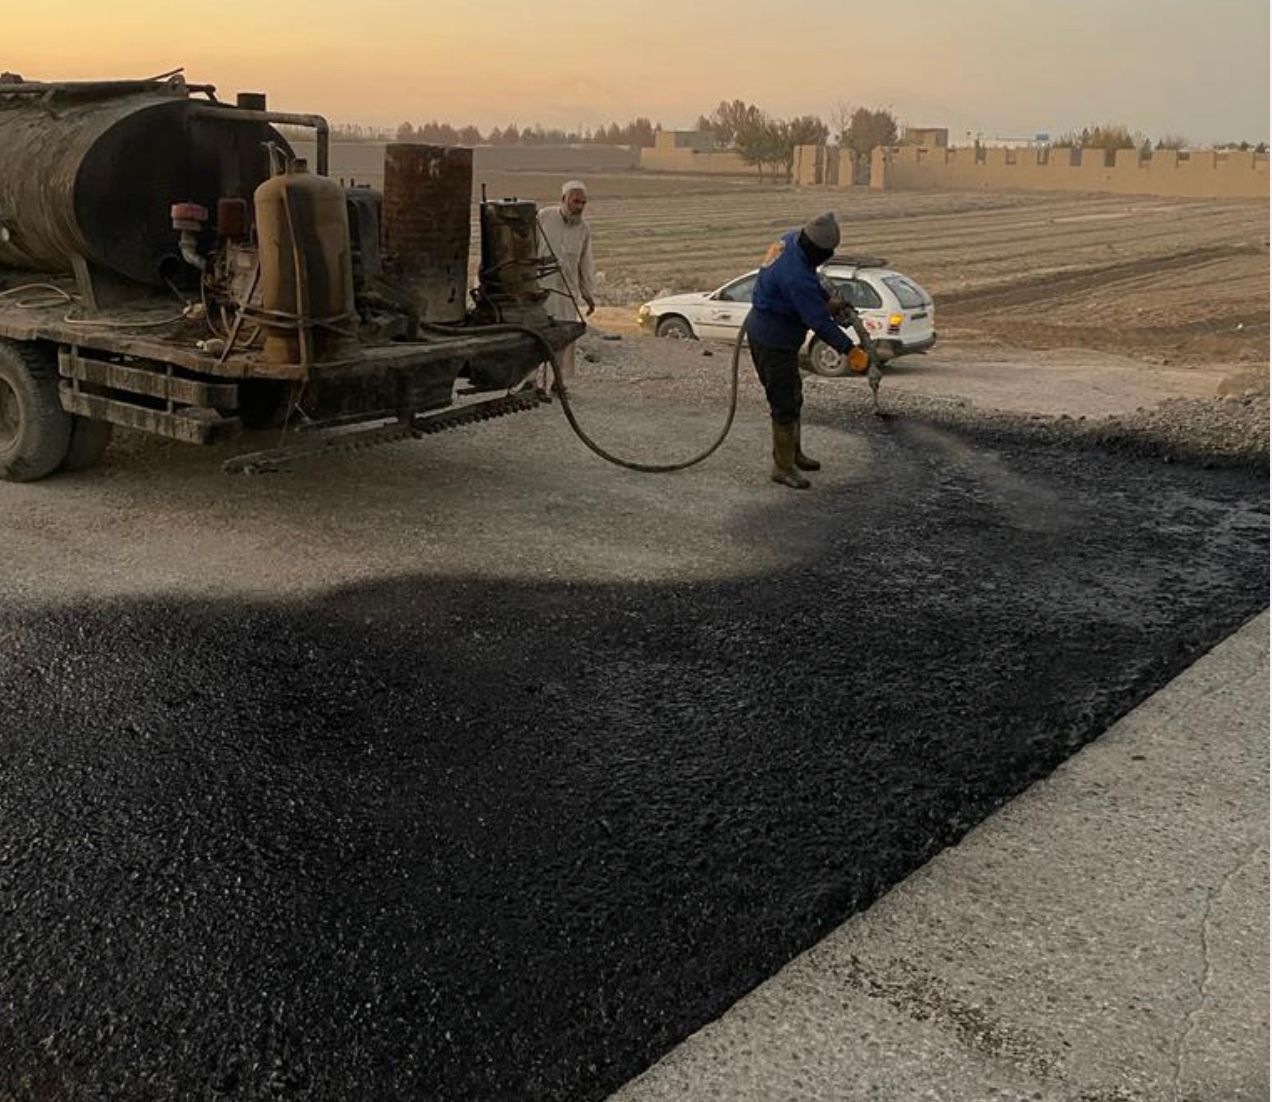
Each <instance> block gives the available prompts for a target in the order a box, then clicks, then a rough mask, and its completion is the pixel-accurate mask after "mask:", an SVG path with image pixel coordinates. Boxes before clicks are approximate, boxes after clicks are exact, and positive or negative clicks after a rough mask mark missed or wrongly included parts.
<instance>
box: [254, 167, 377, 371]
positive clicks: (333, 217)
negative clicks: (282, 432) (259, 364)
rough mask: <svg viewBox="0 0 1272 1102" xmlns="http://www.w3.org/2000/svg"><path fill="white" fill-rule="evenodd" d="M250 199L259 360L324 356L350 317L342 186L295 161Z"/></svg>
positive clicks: (348, 253) (349, 261) (348, 257)
mask: <svg viewBox="0 0 1272 1102" xmlns="http://www.w3.org/2000/svg"><path fill="white" fill-rule="evenodd" d="M254 201H255V204H256V238H257V246H258V249H259V253H260V264H261V280H260V285H261V307H262V310H263V313H262V319H263V324H264V329H265V349H264V356H265V359H267V360H270V361H272V362H275V363H302V364H309V363H312V362H314V361H315V360H321V359H325V358H330V357H331V356H332V355H334V354H336V353H337V352H338V351H339V349H340V347H341V345H342V344H343V343H344V341H343V340H342V334H344V335H347V334H348V333H349V332H350V330H351V329H352V327H353V325H354V324H355V322H354V296H353V257H352V246H351V243H350V238H349V217H348V213H347V211H346V207H345V189H344V188H343V187H341V186H340V185H339V184H338V183H336V182H335V181H334V180H332V179H329V178H328V177H326V176H315V175H313V174H312V173H311V172H310V171H309V167H308V165H307V164H306V163H305V162H304V161H303V160H294V161H290V162H289V163H288V164H287V167H286V169H285V171H283V172H281V173H279V174H278V175H276V176H273V177H272V178H270V179H269V180H266V181H265V182H264V183H263V184H261V185H260V187H258V188H257V189H256V193H255V196H254ZM310 323H314V324H310Z"/></svg>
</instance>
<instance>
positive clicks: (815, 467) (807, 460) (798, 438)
mask: <svg viewBox="0 0 1272 1102" xmlns="http://www.w3.org/2000/svg"><path fill="white" fill-rule="evenodd" d="M795 466H796V467H798V468H799V469H800V470H801V471H820V470H821V464H820V463H818V462H817V460H816V459H814V458H813V457H812V456H811V455H805V454H804V431H803V429H802V428H800V424H799V422H798V421H796V422H795Z"/></svg>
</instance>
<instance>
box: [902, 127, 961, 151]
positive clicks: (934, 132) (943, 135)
mask: <svg viewBox="0 0 1272 1102" xmlns="http://www.w3.org/2000/svg"><path fill="white" fill-rule="evenodd" d="M901 144H902V145H922V146H926V147H927V148H929V149H947V148H949V144H950V130H949V127H948V126H907V127H906V128H905V131H904V133H902V135H901Z"/></svg>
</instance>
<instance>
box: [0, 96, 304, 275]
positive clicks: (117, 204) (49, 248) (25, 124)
mask: <svg viewBox="0 0 1272 1102" xmlns="http://www.w3.org/2000/svg"><path fill="white" fill-rule="evenodd" d="M158 89H163V90H158ZM186 92H187V89H186V87H185V86H184V85H183V84H178V85H170V86H166V87H165V86H155V85H151V86H150V87H149V88H148V89H143V90H137V91H128V92H123V93H120V92H113V91H111V90H109V89H108V88H107V89H103V90H101V91H93V90H91V89H90V90H88V91H82V90H81V91H77V90H75V86H74V85H70V86H67V87H66V88H65V89H62V88H60V86H57V85H51V86H50V89H49V91H48V92H47V93H45V94H41V95H29V94H18V93H13V92H6V87H5V85H4V84H0V267H14V268H24V269H30V270H35V271H57V272H65V271H69V270H71V267H72V257H74V256H77V255H78V256H80V257H83V258H84V259H85V260H87V261H88V262H90V263H91V264H93V265H96V266H98V267H100V268H102V269H105V270H107V271H110V272H113V273H117V274H118V275H121V276H124V277H126V278H127V279H130V280H134V281H136V282H138V283H143V284H160V283H162V280H163V276H162V275H161V267H163V268H164V270H165V271H167V267H166V266H165V261H167V263H168V265H171V264H172V261H171V259H170V258H171V257H172V256H173V254H174V253H175V252H176V243H175V240H174V234H173V230H172V222H171V219H170V216H169V208H170V207H171V205H172V204H173V203H174V202H194V203H199V204H201V205H202V206H204V207H206V208H207V209H209V210H215V209H216V206H217V201H218V200H219V199H221V198H222V197H225V196H237V197H241V198H244V199H246V200H248V201H249V202H250V201H251V198H252V194H253V192H254V191H255V189H256V188H257V186H258V185H259V184H261V183H262V182H263V181H264V180H266V179H268V178H269V175H270V161H269V156H268V154H267V152H266V150H265V149H264V148H263V146H262V143H264V142H274V143H276V144H277V145H278V146H279V148H280V149H283V150H285V151H287V152H290V148H289V146H288V145H287V142H286V141H284V140H283V138H282V137H281V136H280V135H279V134H278V132H277V131H276V130H275V129H274V128H273V127H272V126H270V125H269V124H268V123H265V122H254V121H248V120H242V121H240V120H230V119H225V118H217V117H214V113H213V112H209V111H208V110H207V108H208V106H209V105H208V104H207V103H205V102H203V101H198V100H191V99H189V98H188V97H187V95H186ZM122 227H127V231H126V232H121V228H122Z"/></svg>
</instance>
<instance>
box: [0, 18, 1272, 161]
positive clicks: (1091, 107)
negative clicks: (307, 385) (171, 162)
mask: <svg viewBox="0 0 1272 1102" xmlns="http://www.w3.org/2000/svg"><path fill="white" fill-rule="evenodd" d="M0 2H3V4H4V6H5V7H7V8H12V9H13V10H10V11H8V12H6V13H5V17H4V24H5V49H4V54H3V58H0V68H5V69H8V70H11V71H13V72H18V73H21V74H22V75H23V76H24V77H25V78H27V79H28V80H79V79H91V78H106V77H140V76H150V75H153V74H156V73H160V72H165V71H167V70H170V69H174V68H177V67H178V66H184V67H185V70H186V76H187V79H188V80H190V81H192V82H198V83H210V84H215V85H216V86H217V89H218V95H220V96H221V98H223V99H226V98H228V99H232V98H233V95H234V93H235V92H237V91H240V90H250V91H256V90H262V91H265V92H267V93H268V94H269V102H270V106H271V107H273V108H275V109H277V110H280V111H302V112H313V113H318V114H323V115H326V116H327V117H328V119H330V120H331V121H333V122H339V123H362V124H367V125H375V126H386V127H390V128H392V127H396V126H397V125H398V124H399V123H401V122H413V123H422V122H426V121H428V120H429V119H438V120H441V121H446V122H451V123H454V124H456V125H462V124H465V123H469V122H471V123H475V124H476V125H477V126H479V127H481V128H482V129H483V130H488V129H489V128H490V127H492V126H500V127H504V126H507V125H508V124H509V123H512V122H515V123H516V124H517V125H518V126H520V127H525V126H532V125H534V124H536V123H537V124H541V125H543V126H545V127H561V128H564V129H574V128H577V127H579V126H587V127H595V126H597V125H599V124H604V123H608V122H611V121H618V122H626V121H627V120H629V119H631V118H633V117H636V116H640V115H644V116H647V117H649V118H651V119H653V120H655V121H657V122H660V123H662V125H663V126H664V127H666V128H672V129H682V128H688V127H691V126H692V125H693V123H694V121H695V120H696V119H697V117H698V116H699V115H700V114H706V113H709V112H710V111H711V109H712V108H713V107H714V106H715V105H716V104H717V103H718V102H719V101H720V100H722V99H735V98H740V99H743V100H746V101H747V102H750V103H755V104H757V105H758V106H760V107H761V108H763V109H764V110H766V111H768V112H769V113H770V114H774V115H778V116H790V115H797V114H813V115H820V116H821V117H823V118H827V119H828V118H829V116H830V113H831V111H832V110H833V109H834V108H835V107H836V106H837V105H840V104H849V105H852V106H867V107H885V108H888V109H890V110H891V111H892V112H893V114H894V115H896V117H897V119H898V120H899V121H900V122H901V123H902V124H903V125H911V126H947V127H949V128H950V134H951V140H954V141H961V140H964V139H965V138H967V137H968V136H975V135H977V134H980V135H981V136H983V137H985V138H992V137H1030V136H1033V135H1034V134H1036V133H1040V132H1044V133H1050V134H1053V135H1054V134H1059V133H1063V132H1064V131H1067V130H1071V129H1081V127H1082V126H1084V125H1089V124H1094V123H1104V122H1118V123H1125V124H1126V125H1128V126H1130V127H1131V128H1132V129H1133V130H1138V131H1140V132H1143V133H1144V134H1146V135H1148V136H1150V137H1153V138H1156V137H1161V136H1163V135H1165V134H1171V135H1180V136H1183V137H1185V138H1187V139H1189V140H1190V141H1192V142H1194V143H1198V144H1203V143H1208V142H1217V141H1240V140H1249V141H1252V142H1258V141H1266V140H1268V138H1269V123H1268V114H1269V110H1268V108H1269V86H1268V50H1269V37H1268V36H1269V27H1268V3H1267V0H1208V2H1207V3H1201V2H1200V0H1151V2H1150V0H1065V2H1061V0H896V2H895V3H891V4H888V3H880V2H877V0H876V2H873V3H871V2H868V0H858V2H856V3H852V2H849V0H730V2H727V3H725V2H722V0H696V2H695V0H624V2H623V3H621V4H618V3H609V2H606V0H596V2H595V3H593V4H591V5H588V4H584V3H581V2H580V0H540V2H539V3H537V4H533V5H532V4H527V3H525V2H523V0H483V2H482V3H480V4H470V3H464V2H463V0H447V2H444V3H443V2H438V0H361V2H360V3H358V4H356V5H355V4H351V3H349V2H348V0H254V2H253V3H248V4H236V5H233V6H231V7H229V8H224V9H218V8H215V7H214V8H199V9H192V8H182V7H180V6H179V5H177V6H174V5H173V4H172V3H171V0H113V2H111V3H108V2H107V0H59V3H57V4H41V5H35V4H19V3H18V0H0ZM195 12H197V13H198V18H197V20H195V19H194V18H193V14H192V13H195Z"/></svg>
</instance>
